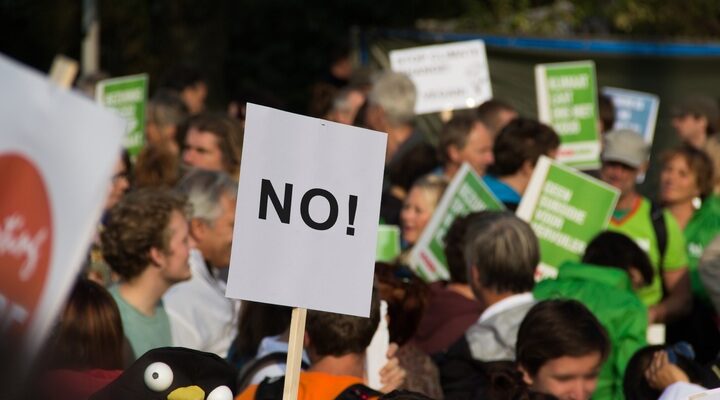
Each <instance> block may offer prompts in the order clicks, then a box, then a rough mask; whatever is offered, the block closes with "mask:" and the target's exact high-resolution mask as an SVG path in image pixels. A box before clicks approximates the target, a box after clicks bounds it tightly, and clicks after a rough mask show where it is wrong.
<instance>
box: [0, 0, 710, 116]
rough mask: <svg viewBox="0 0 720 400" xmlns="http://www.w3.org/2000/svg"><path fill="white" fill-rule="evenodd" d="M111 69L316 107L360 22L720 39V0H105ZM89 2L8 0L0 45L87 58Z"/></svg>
mask: <svg viewBox="0 0 720 400" xmlns="http://www.w3.org/2000/svg"><path fill="white" fill-rule="evenodd" d="M97 4H98V8H99V15H100V21H101V68H102V69H103V70H105V71H107V72H109V73H110V74H111V75H125V74H131V73H139V72H148V73H149V74H150V76H151V81H152V82H151V86H152V87H156V86H157V84H158V82H160V81H161V80H162V77H163V74H164V72H166V71H167V69H168V68H170V67H171V66H173V65H175V64H177V63H185V64H190V65H195V66H197V67H198V68H200V70H201V71H202V72H203V73H204V74H205V75H206V76H207V78H208V80H209V83H210V102H211V103H213V104H214V105H216V106H221V105H224V103H225V102H226V101H227V100H228V99H231V98H233V97H238V96H245V97H247V93H259V92H261V93H263V94H264V95H266V96H268V97H272V98H276V99H278V102H279V103H282V108H285V109H288V110H291V111H296V112H305V111H306V101H307V98H308V88H309V86H310V85H311V83H312V82H314V81H315V80H317V79H320V78H322V76H323V75H324V74H327V66H328V64H329V57H330V56H331V55H332V54H333V53H334V52H336V51H337V50H338V49H341V48H343V46H347V45H348V43H349V41H350V38H349V36H350V32H351V28H352V27H358V28H361V29H363V28H369V27H375V28H395V29H422V30H431V31H441V32H477V33H489V34H498V35H519V36H542V37H583V38H585V37H586V38H590V37H592V38H614V39H618V38H620V39H622V38H632V39H643V40H679V39H681V40H691V41H716V40H718V38H720V0H694V1H682V2H681V1H661V0H608V1H592V0H576V1H567V0H559V1H551V0H483V1H478V0H448V1H442V2H440V1H432V0H393V1H388V0H344V1H327V0H304V1H300V0H264V1H251V0H239V1H231V0H204V1H200V0H123V1H111V0H97ZM82 7H83V1H82V0H56V1H53V2H44V1H30V0H0V30H2V34H1V35H0V52H2V53H5V54H8V55H10V56H11V57H13V58H16V59H18V60H20V61H22V62H24V63H26V64H29V65H31V66H33V67H35V68H37V69H40V70H43V71H47V70H48V69H49V67H50V63H51V61H52V58H53V56H54V55H55V54H57V53H63V54H66V55H68V56H71V57H73V58H75V59H79V57H80V43H81V40H82V37H83V32H82V27H81V25H82V24H81V20H82Z"/></svg>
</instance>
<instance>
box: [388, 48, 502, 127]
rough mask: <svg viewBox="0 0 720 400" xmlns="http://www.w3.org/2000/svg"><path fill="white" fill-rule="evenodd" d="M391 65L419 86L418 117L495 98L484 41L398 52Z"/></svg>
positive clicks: (393, 53) (391, 60)
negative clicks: (493, 96)
mask: <svg viewBox="0 0 720 400" xmlns="http://www.w3.org/2000/svg"><path fill="white" fill-rule="evenodd" d="M390 65H391V68H392V70H393V71H395V72H403V73H405V74H407V75H408V76H409V77H410V79H412V81H413V82H414V83H415V87H416V89H417V94H418V96H417V102H416V103H415V113H417V114H427V113H432V112H447V111H450V110H456V109H463V108H472V107H477V106H479V105H480V104H482V103H483V102H484V101H485V100H488V99H490V98H492V87H491V85H490V70H489V69H488V61H487V55H486V53H485V43H484V42H483V41H482V40H471V41H467V42H457V43H447V44H438V45H432V46H423V47H414V48H410V49H402V50H394V51H391V52H390Z"/></svg>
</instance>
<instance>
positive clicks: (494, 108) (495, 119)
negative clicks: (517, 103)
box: [477, 99, 517, 134]
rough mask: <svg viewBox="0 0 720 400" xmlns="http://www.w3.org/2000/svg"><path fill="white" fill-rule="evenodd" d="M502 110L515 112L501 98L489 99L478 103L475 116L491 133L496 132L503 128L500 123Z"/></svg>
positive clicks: (513, 108)
mask: <svg viewBox="0 0 720 400" xmlns="http://www.w3.org/2000/svg"><path fill="white" fill-rule="evenodd" d="M503 111H507V112H517V110H515V107H513V106H511V105H510V104H508V103H506V102H504V101H502V100H499V99H490V100H488V101H486V102H484V103H482V104H480V106H479V107H478V108H477V116H478V118H479V119H480V121H482V123H483V124H485V126H486V127H487V128H488V129H489V130H490V131H491V132H492V133H493V134H496V133H497V132H499V131H500V130H501V129H502V128H503V127H502V126H501V125H500V124H501V123H502V120H501V119H500V113H501V112H503Z"/></svg>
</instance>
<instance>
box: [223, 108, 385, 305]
mask: <svg viewBox="0 0 720 400" xmlns="http://www.w3.org/2000/svg"><path fill="white" fill-rule="evenodd" d="M247 110H248V113H247V120H246V123H245V139H244V145H243V155H242V160H243V162H242V166H241V169H240V182H239V190H238V198H237V211H236V217H235V232H234V236H233V247H232V255H231V261H230V273H229V279H228V288H227V292H226V294H227V296H228V297H233V298H241V299H246V300H251V301H258V302H263V303H272V304H280V305H285V306H291V307H302V308H308V309H313V310H321V311H329V312H336V313H342V314H350V315H356V316H362V317H367V316H368V315H369V312H370V295H371V289H372V282H373V270H374V263H375V248H376V246H377V227H378V220H379V216H380V195H381V191H382V180H383V168H384V164H385V147H386V144H387V135H386V134H384V133H380V132H375V131H371V130H367V129H361V128H356V127H353V126H349V125H343V124H338V123H333V122H328V121H323V120H320V119H316V118H309V117H304V116H300V115H295V114H290V113H287V112H283V111H278V110H274V109H271V108H267V107H263V106H258V105H255V104H248V108H247Z"/></svg>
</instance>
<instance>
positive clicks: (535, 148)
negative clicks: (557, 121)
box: [488, 118, 560, 177]
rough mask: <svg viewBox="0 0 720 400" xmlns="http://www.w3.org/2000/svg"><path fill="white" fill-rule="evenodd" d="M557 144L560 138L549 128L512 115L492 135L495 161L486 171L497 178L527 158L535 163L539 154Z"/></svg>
mask: <svg viewBox="0 0 720 400" xmlns="http://www.w3.org/2000/svg"><path fill="white" fill-rule="evenodd" d="M559 146H560V137H559V136H558V135H557V133H555V131H554V130H553V129H552V128H551V127H549V126H547V125H545V124H543V123H540V122H538V121H536V120H534V119H530V118H515V119H514V120H512V121H510V123H508V124H507V125H506V126H505V127H504V128H503V129H502V130H501V131H500V133H499V134H498V136H497V137H496V138H495V144H494V146H493V155H494V156H495V163H494V164H492V165H490V166H489V167H488V171H489V172H490V173H491V174H493V175H495V176H499V177H503V176H509V175H512V174H514V173H516V172H518V171H519V170H520V168H521V167H522V166H523V164H524V163H525V162H526V161H529V162H530V163H531V164H532V165H533V166H534V165H535V164H536V163H537V160H538V158H540V156H541V155H548V154H550V152H552V151H553V150H555V149H557V148H558V147H559Z"/></svg>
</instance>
